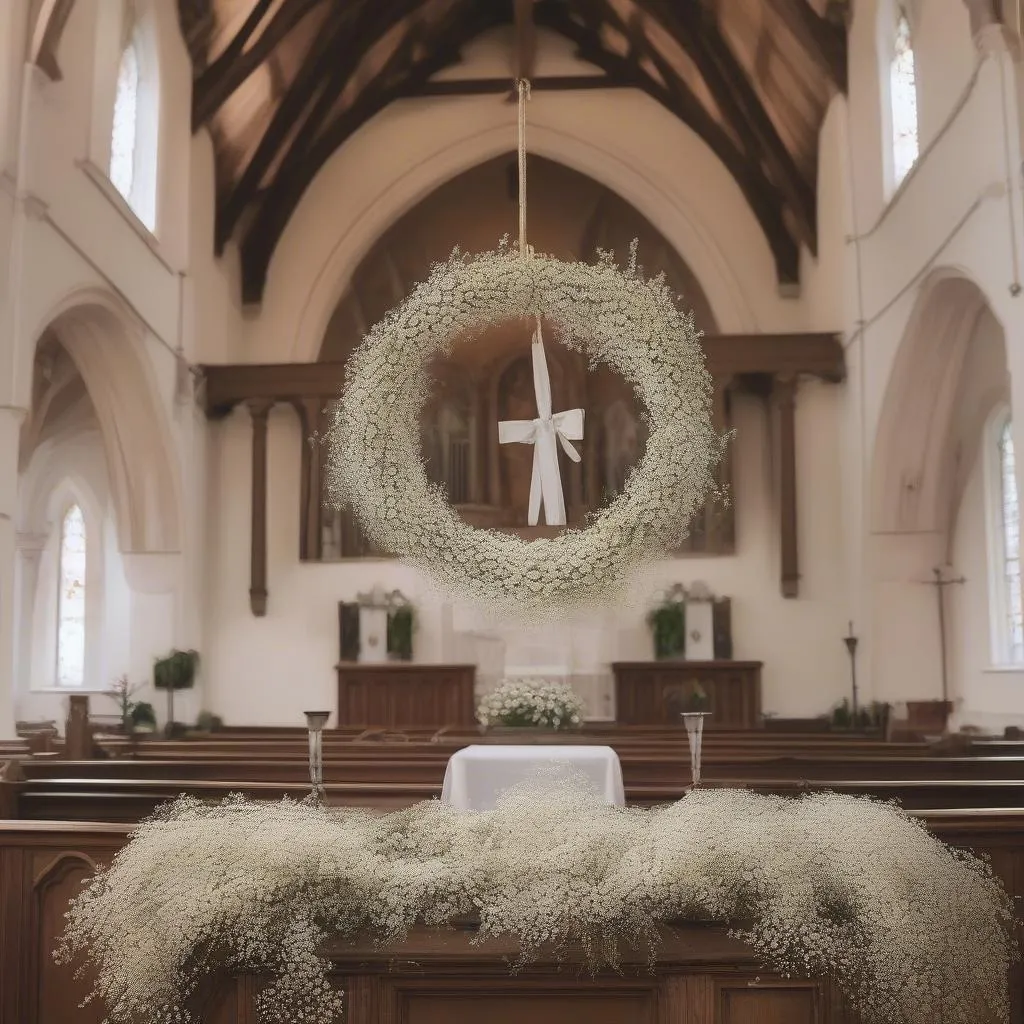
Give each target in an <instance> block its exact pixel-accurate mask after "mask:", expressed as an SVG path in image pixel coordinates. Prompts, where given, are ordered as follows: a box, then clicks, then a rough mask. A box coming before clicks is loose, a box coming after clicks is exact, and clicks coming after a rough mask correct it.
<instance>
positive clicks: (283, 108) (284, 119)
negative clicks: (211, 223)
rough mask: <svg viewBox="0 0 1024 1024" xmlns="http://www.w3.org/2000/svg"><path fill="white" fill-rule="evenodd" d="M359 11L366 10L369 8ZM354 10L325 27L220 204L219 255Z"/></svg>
mask: <svg viewBox="0 0 1024 1024" xmlns="http://www.w3.org/2000/svg"><path fill="white" fill-rule="evenodd" d="M286 6H287V5H286ZM359 9H360V10H364V11H365V10H366V8H359ZM350 10H351V9H350ZM350 10H349V11H346V10H344V9H342V10H340V11H339V13H337V14H335V15H332V17H331V18H329V19H328V22H327V24H325V25H324V26H323V28H322V30H321V31H320V33H319V35H318V36H317V39H316V41H315V42H314V43H313V45H312V47H311V48H310V51H309V53H308V54H307V55H306V57H305V60H304V61H303V65H302V67H301V69H300V70H299V71H298V73H297V74H296V76H295V79H294V81H293V82H292V84H291V87H290V88H289V89H288V91H287V92H286V93H285V95H284V97H283V98H282V100H281V102H280V104H278V107H277V110H275V111H274V115H273V117H272V118H271V119H270V123H269V124H268V125H267V128H266V131H265V132H264V133H263V136H262V138H261V139H260V141H259V145H257V147H256V151H255V152H254V153H253V155H252V157H251V158H250V160H249V163H248V164H247V165H246V168H245V170H244V171H243V172H242V175H241V177H240V178H239V179H238V181H237V182H236V183H235V185H234V187H233V188H232V189H231V191H230V192H229V193H228V194H227V196H226V197H222V198H221V199H220V200H219V201H218V203H217V225H216V232H215V238H214V245H215V247H216V251H217V252H218V253H220V252H222V251H223V249H224V245H225V243H226V242H227V240H228V239H229V238H230V237H231V234H232V232H233V231H234V229H235V227H236V225H237V224H238V221H239V220H240V219H241V216H242V214H243V213H244V212H245V210H246V208H247V206H248V205H249V203H250V202H251V201H252V200H253V199H254V198H255V196H256V193H257V191H258V189H259V187H260V185H261V183H262V181H263V178H264V176H265V175H266V173H267V171H269V170H270V167H271V165H272V164H273V162H274V160H275V158H276V157H277V156H278V153H279V152H280V149H281V147H282V146H283V145H284V143H285V141H286V140H287V138H288V137H289V135H291V133H292V132H293V131H294V130H295V125H296V123H297V122H300V123H301V121H302V118H303V115H304V113H305V112H306V110H307V109H308V107H309V105H310V103H311V102H312V100H313V97H314V96H316V95H317V90H318V89H319V88H320V85H321V83H322V81H323V78H324V76H325V75H326V74H327V73H328V72H329V70H330V68H331V67H332V66H333V65H334V63H335V61H336V60H337V52H338V50H339V49H340V48H341V47H343V46H344V44H345V40H346V36H347V32H348V28H349V22H350ZM349 52H352V51H349Z"/></svg>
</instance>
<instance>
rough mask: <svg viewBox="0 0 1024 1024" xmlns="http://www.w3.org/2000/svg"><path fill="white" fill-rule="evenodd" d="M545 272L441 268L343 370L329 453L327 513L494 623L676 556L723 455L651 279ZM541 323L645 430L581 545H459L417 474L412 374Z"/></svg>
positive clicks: (703, 394)
mask: <svg viewBox="0 0 1024 1024" xmlns="http://www.w3.org/2000/svg"><path fill="white" fill-rule="evenodd" d="M635 257H636V252H635V247H634V249H633V252H632V256H631V259H630V263H629V266H628V268H627V270H626V271H625V272H624V271H621V270H619V268H618V267H617V266H615V264H614V263H613V261H612V257H611V255H610V254H608V253H602V254H601V258H600V260H599V262H598V263H597V264H596V265H593V266H591V265H588V264H583V263H565V262H563V261H561V260H558V259H555V258H554V257H550V256H541V255H535V256H529V257H524V256H522V255H520V254H518V253H515V252H513V251H512V250H510V249H508V248H507V247H505V246H504V245H503V247H502V248H501V249H499V250H498V251H495V252H487V253H483V254H482V255H476V256H472V257H470V256H465V255H462V254H460V253H459V252H457V251H456V252H455V253H453V255H452V256H451V258H450V259H449V260H448V262H446V263H441V264H438V265H436V266H435V267H434V268H433V270H432V272H431V274H430V276H429V277H428V278H427V280H426V281H424V282H423V283H422V284H420V285H418V286H417V288H416V289H415V290H414V291H413V293H412V295H410V296H409V298H407V299H406V300H405V301H404V302H403V303H402V304H401V305H400V306H398V307H397V308H396V309H394V310H392V311H391V312H390V313H389V314H388V315H387V316H386V317H385V318H384V320H382V321H381V322H380V323H378V324H377V325H376V326H375V327H374V328H373V329H372V330H371V331H370V333H369V334H368V335H367V336H366V338H365V339H364V340H363V342H362V344H361V345H360V346H359V348H357V349H356V351H355V352H354V353H353V354H352V356H351V358H350V359H349V363H348V366H347V373H346V383H345V388H344V391H343V393H342V396H341V400H340V401H339V402H338V403H337V404H336V406H335V412H334V417H333V420H332V422H331V424H330V427H329V430H328V434H327V437H326V440H327V442H328V457H327V480H328V485H329V492H330V497H331V501H332V502H333V503H334V504H335V505H337V506H339V507H340V506H342V505H345V504H351V507H352V508H353V510H354V512H355V514H356V516H357V518H358V520H359V522H360V525H361V526H362V528H363V530H364V532H365V533H366V534H367V536H368V537H369V538H370V540H372V541H373V543H374V544H376V545H377V546H378V547H379V548H381V549H382V550H384V551H388V552H390V553H392V554H395V555H400V556H402V557H404V558H406V559H408V560H409V561H410V562H412V563H413V564H414V565H416V566H418V567H420V568H421V569H423V570H424V571H426V572H427V573H428V574H430V575H431V576H432V577H433V578H434V579H435V580H436V581H437V582H438V583H440V584H441V586H442V587H443V588H445V589H447V590H449V591H451V592H454V593H461V594H463V595H465V596H466V597H467V598H470V599H475V600H477V601H478V602H481V603H484V604H488V605H490V606H492V607H497V608H499V609H501V610H510V609H514V610H518V611H528V610H533V611H538V610H551V609H553V608H555V607H558V608H562V609H564V608H566V607H567V606H572V605H576V606H579V605H581V604H586V603H590V602H593V601H595V600H597V599H598V598H601V597H604V596H606V595H607V593H608V592H609V591H610V590H611V589H614V588H616V587H617V586H619V585H621V584H622V583H624V582H625V581H626V579H627V578H628V576H629V575H630V574H632V573H633V572H634V571H635V570H637V569H638V568H639V567H642V566H643V565H644V564H645V563H647V562H649V561H650V560H652V559H654V558H656V557H658V556H660V555H663V554H665V553H666V552H668V551H670V550H672V549H673V548H674V547H675V546H677V545H678V544H679V543H680V542H681V541H682V540H683V539H684V538H685V536H686V534H687V528H688V526H689V523H690V519H691V518H692V516H693V514H694V512H695V511H696V510H697V509H698V507H699V506H700V504H701V503H702V502H703V501H704V499H705V497H706V496H707V495H708V494H709V492H713V491H714V490H715V480H714V476H713V469H714V466H715V464H716V462H717V461H718V459H719V457H720V455H721V452H722V447H723V439H722V438H720V437H718V436H717V435H716V434H715V432H714V431H713V429H712V427H711V416H710V405H711V378H710V376H709V374H708V372H707V369H706V367H705V363H704V353H703V350H702V348H701V345H700V338H699V333H698V331H697V330H696V329H695V328H694V323H693V316H692V314H691V313H684V312H681V311H680V310H679V309H678V308H677V306H676V304H675V302H674V301H673V296H672V294H671V292H670V291H669V289H668V288H667V287H666V285H665V283H664V279H663V277H662V276H659V277H657V278H654V279H652V280H645V279H644V278H643V277H642V276H640V274H639V273H638V272H637V268H636V261H635ZM538 316H539V317H543V318H544V319H545V320H546V321H547V323H548V325H549V328H553V329H554V332H555V334H556V336H557V337H558V338H559V339H560V340H561V341H562V342H563V344H565V345H567V346H569V347H570V348H572V349H574V350H577V351H580V352H583V353H585V354H586V355H587V356H588V357H589V358H590V360H591V362H592V363H593V364H596V363H605V364H607V365H608V366H610V367H612V368H613V369H615V370H617V371H618V372H619V373H621V374H622V376H623V377H625V378H626V380H627V381H629V382H630V383H631V384H632V385H633V386H634V387H635V388H636V390H637V394H638V395H639V397H640V399H641V401H642V402H643V405H644V407H645V409H646V415H647V418H648V420H649V424H650V435H649V438H648V441H647V447H646V451H645V453H644V456H643V458H642V459H641V461H640V463H639V464H638V465H637V467H636V468H635V469H634V471H633V473H632V475H631V477H630V479H629V480H628V482H627V484H626V487H625V489H624V490H623V492H622V493H621V494H619V495H618V496H617V497H616V498H615V499H614V500H613V501H612V502H611V504H610V505H609V506H608V507H607V508H605V509H604V510H603V511H601V512H600V514H598V515H596V516H595V517H594V518H593V521H592V523H591V524H590V525H589V526H588V527H587V528H586V529H582V530H579V529H569V530H566V531H565V532H564V533H562V534H561V535H559V536H558V537H556V538H553V539H542V540H535V541H532V542H526V541H524V540H522V539H520V538H519V537H515V536H511V535H508V534H505V533H502V532H499V531H497V530H482V529H474V528H472V527H470V526H469V525H467V524H466V523H465V522H464V521H463V520H462V519H461V518H460V517H459V516H458V514H457V513H456V512H455V510H454V509H453V508H452V506H451V505H450V504H449V503H448V501H447V499H446V497H445V495H444V493H443V492H442V491H441V489H440V488H438V487H436V486H434V485H432V484H431V483H430V482H429V481H428V479H427V475H426V472H425V470H424V466H423V457H422V451H421V446H420V432H419V422H420V413H421V410H422V407H423V404H424V402H425V401H426V399H427V396H428V390H429V382H428V374H427V368H428V364H429V362H430V360H431V359H433V358H434V357H435V356H436V355H437V354H438V353H447V352H449V351H450V349H451V346H452V345H453V344H454V343H455V341H456V340H458V339H462V338H468V339H469V340H470V341H471V340H472V338H473V337H475V336H478V335H479V334H480V333H481V332H482V331H483V330H484V329H485V328H487V327H488V326H490V325H494V324H498V323H501V322H503V321H508V320H514V319H519V318H524V317H525V318H530V319H531V320H532V319H533V318H534V317H538Z"/></svg>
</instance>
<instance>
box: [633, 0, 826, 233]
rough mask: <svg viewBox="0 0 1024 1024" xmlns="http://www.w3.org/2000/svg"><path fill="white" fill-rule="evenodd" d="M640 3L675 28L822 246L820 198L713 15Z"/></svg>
mask: <svg viewBox="0 0 1024 1024" xmlns="http://www.w3.org/2000/svg"><path fill="white" fill-rule="evenodd" d="M637 5H638V6H639V7H641V8H642V9H643V10H644V11H646V12H647V13H648V14H649V15H650V16H651V17H653V18H655V19H656V20H657V21H659V22H660V23H661V24H662V25H663V26H664V28H665V29H666V30H667V31H669V32H671V33H672V34H673V35H674V36H675V37H676V39H677V40H678V41H679V43H680V45H681V46H683V47H684V48H685V49H686V51H687V52H688V53H689V54H690V56H691V58H692V59H693V61H694V63H695V64H696V65H697V69H698V70H699V71H700V74H701V77H702V78H703V79H704V81H705V83H706V84H707V87H708V89H709V90H710V92H711V95H712V96H713V97H714V98H715V103H716V104H718V106H719V108H720V109H721V110H722V113H723V114H724V115H725V116H726V117H727V118H728V119H729V120H730V122H731V123H732V125H733V127H734V128H735V130H736V132H737V134H738V135H739V136H740V138H742V139H744V140H745V147H746V149H747V152H748V154H749V155H750V156H751V157H752V158H758V157H760V158H761V159H763V160H764V162H765V165H766V168H767V170H768V173H769V175H770V177H771V178H772V180H773V181H774V182H775V184H776V185H777V186H778V187H779V189H780V191H781V192H782V195H783V196H784V197H785V199H786V203H787V205H788V206H789V208H790V210H791V212H792V214H793V219H794V221H795V222H796V225H797V228H798V230H799V233H800V238H801V241H803V242H804V243H805V244H806V245H807V247H808V248H809V249H810V250H811V252H812V253H817V251H818V231H817V220H818V212H817V200H816V197H815V194H814V189H813V188H812V187H811V185H809V184H808V183H807V181H805V180H804V178H803V176H802V175H801V173H800V169H799V168H798V167H797V165H796V161H795V160H794V159H793V155H792V154H791V153H790V152H789V150H788V149H786V145H785V143H784V142H783V141H782V139H781V137H780V136H779V133H778V131H777V130H776V128H775V126H774V125H773V124H772V122H771V118H770V117H769V116H768V113H767V111H766V110H765V108H764V105H763V104H762V102H761V100H760V98H759V97H758V95H757V93H756V92H755V91H754V87H753V85H752V84H751V83H750V80H749V78H748V77H747V74H746V72H745V71H744V70H743V68H742V66H741V65H740V62H739V60H738V59H737V58H736V55H735V54H734V53H733V52H732V49H731V48H730V47H729V44H728V43H727V42H726V40H725V37H724V36H723V35H722V34H721V32H720V31H719V29H718V26H717V24H716V23H715V22H714V20H713V12H712V11H709V10H707V9H705V8H703V7H702V6H701V5H686V6H683V7H682V8H680V9H679V11H678V13H677V12H676V11H675V10H674V9H673V8H672V6H671V5H670V4H669V3H667V2H666V0H637Z"/></svg>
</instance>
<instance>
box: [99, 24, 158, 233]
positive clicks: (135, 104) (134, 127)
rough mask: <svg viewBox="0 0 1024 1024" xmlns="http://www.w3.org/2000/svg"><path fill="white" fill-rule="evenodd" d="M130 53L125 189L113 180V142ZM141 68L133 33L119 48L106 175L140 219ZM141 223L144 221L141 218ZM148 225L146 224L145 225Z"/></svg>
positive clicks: (115, 135)
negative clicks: (128, 150) (131, 81)
mask: <svg viewBox="0 0 1024 1024" xmlns="http://www.w3.org/2000/svg"><path fill="white" fill-rule="evenodd" d="M129 55H131V58H132V62H133V64H134V77H135V88H134V96H133V99H132V116H131V177H130V179H129V182H128V188H127V191H124V190H122V189H121V187H120V185H118V183H117V182H116V181H115V180H114V159H115V150H116V146H115V142H116V140H117V134H118V104H119V102H120V100H121V75H122V72H123V71H124V65H125V60H126V58H127V57H128V56H129ZM141 79H142V74H141V69H140V62H139V47H138V45H137V43H136V39H135V36H134V34H133V35H132V36H131V37H130V38H129V39H128V42H127V43H126V44H125V46H124V48H123V49H122V50H121V56H120V58H119V59H118V63H117V78H116V85H115V91H114V107H113V111H112V115H111V126H110V157H109V159H108V160H107V177H108V178H109V180H110V183H111V185H113V186H114V188H115V189H117V192H118V194H119V195H120V196H121V197H122V198H123V199H124V201H125V202H126V203H127V204H128V206H129V207H130V208H131V210H132V213H134V214H135V215H136V216H137V217H139V219H140V220H143V218H142V217H141V216H140V214H139V212H138V209H137V207H138V205H139V199H140V197H139V195H138V192H139V191H140V189H139V187H138V186H139V173H138V172H139V166H138V165H139V95H140V92H141ZM143 223H145V221H144V220H143ZM147 226H148V225H147Z"/></svg>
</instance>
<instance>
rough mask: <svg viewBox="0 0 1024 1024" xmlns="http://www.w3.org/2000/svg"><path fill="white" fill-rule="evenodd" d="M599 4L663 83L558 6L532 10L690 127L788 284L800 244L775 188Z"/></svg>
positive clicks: (648, 48) (635, 31) (638, 38)
mask: <svg viewBox="0 0 1024 1024" xmlns="http://www.w3.org/2000/svg"><path fill="white" fill-rule="evenodd" d="M586 6H587V7H588V8H589V9H590V11H591V12H592V11H593V10H595V9H596V6H597V5H596V4H595V3H594V2H593V0H586ZM604 6H605V8H606V13H607V14H608V15H609V17H610V18H611V21H612V24H613V26H614V27H615V29H616V30H617V31H619V32H620V33H622V34H623V35H625V36H627V38H629V37H630V36H631V35H632V36H633V37H634V38H632V39H631V46H632V47H633V48H634V49H635V51H636V52H637V53H638V55H640V56H646V57H647V58H648V59H649V60H650V61H651V62H652V64H654V65H655V67H656V69H657V70H658V73H659V75H661V77H662V80H663V81H664V82H665V86H664V87H661V86H659V85H658V83H656V82H655V81H653V80H652V79H651V78H650V77H649V76H647V75H645V74H643V72H642V71H641V69H640V68H639V66H638V65H637V64H635V63H633V62H631V61H629V60H628V59H627V58H625V57H622V56H620V55H618V54H616V53H613V52H611V51H610V50H607V49H605V48H603V47H602V46H601V43H600V38H599V37H597V36H593V37H592V34H591V33H590V32H589V31H588V30H587V29H586V28H585V27H584V25H582V24H580V23H578V22H576V21H574V20H573V19H572V18H570V17H568V16H567V15H566V13H565V12H564V10H563V9H561V8H560V7H558V6H557V5H551V6H550V7H545V6H544V5H541V6H540V7H539V8H538V12H537V18H538V23H539V24H542V25H545V26H547V27H549V28H552V29H553V30H555V31H558V32H559V33H560V34H561V35H564V36H566V37H567V38H568V39H570V40H571V41H572V42H574V43H575V44H576V46H577V54H578V56H579V57H580V59H581V60H585V61H587V62H588V63H590V64H594V65H596V66H597V67H599V68H601V70H602V71H604V72H605V73H606V74H608V75H609V76H614V77H616V78H628V80H629V81H630V82H631V83H632V84H633V85H634V86H635V87H636V88H638V89H641V90H642V91H644V92H645V93H647V95H649V96H650V97H651V98H652V99H654V100H656V101H657V102H658V103H660V104H661V105H662V106H663V107H665V109H666V110H668V111H669V112H670V113H672V114H674V115H675V116H676V117H677V118H679V120H680V121H682V122H683V123H684V124H687V125H689V127H690V128H692V129H693V131H695V132H696V133H697V135H699V136H700V137H701V138H702V139H703V140H704V142H705V143H707V145H708V147H709V148H710V149H711V151H712V152H713V153H714V154H715V155H716V156H717V157H718V158H719V160H721V161H722V163H723V164H725V166H726V169H727V170H728V171H729V172H730V174H731V175H732V176H733V178H734V179H735V181H736V184H737V185H738V186H739V188H740V190H741V191H742V192H743V195H744V197H745V198H746V200H747V202H748V203H749V204H750V207H751V209H752V210H753V212H754V215H755V216H756V217H757V219H758V221H759V223H760V224H761V229H762V230H763V231H764V233H765V235H766V237H767V239H768V244H769V246H770V247H771V250H772V255H773V256H774V257H775V266H776V273H777V275H778V278H779V280H780V281H782V282H784V283H787V284H791V283H794V282H796V280H797V277H798V273H799V263H800V253H799V247H798V245H797V243H796V241H795V240H794V239H793V238H792V236H791V235H790V234H789V232H788V230H787V228H786V225H785V223H784V221H783V218H782V214H781V212H780V206H781V197H780V195H779V192H778V190H777V189H776V188H775V186H774V185H773V184H772V183H771V182H770V181H769V180H768V179H767V178H766V177H765V176H764V175H763V174H762V173H760V172H759V171H758V170H757V169H755V168H754V167H752V165H751V164H750V162H749V161H748V159H747V157H746V156H745V155H744V153H742V152H741V151H740V149H739V148H738V147H737V146H736V144H735V143H734V142H733V140H732V139H731V138H730V137H729V135H728V134H727V132H726V131H725V130H724V129H723V128H722V126H721V125H719V124H718V122H717V121H715V119H714V118H713V117H711V115H710V114H709V113H708V112H707V110H706V109H705V107H704V106H703V105H702V104H701V102H700V101H699V100H698V99H697V97H696V95H694V93H693V91H692V90H691V89H690V87H689V86H688V85H687V84H686V83H685V82H684V81H683V80H682V78H681V77H680V76H679V75H677V74H675V73H674V72H672V71H671V69H670V68H668V66H667V63H666V62H665V61H664V59H663V58H662V57H661V55H660V54H659V53H658V52H657V49H656V48H655V47H654V46H653V45H652V44H651V43H650V42H649V40H648V39H647V38H646V36H644V35H642V32H641V31H640V30H639V27H636V28H632V32H631V26H627V25H626V24H625V23H624V22H622V21H621V19H619V18H618V16H617V15H616V14H615V12H614V10H612V9H611V7H610V5H608V4H607V3H605V4H604Z"/></svg>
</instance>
